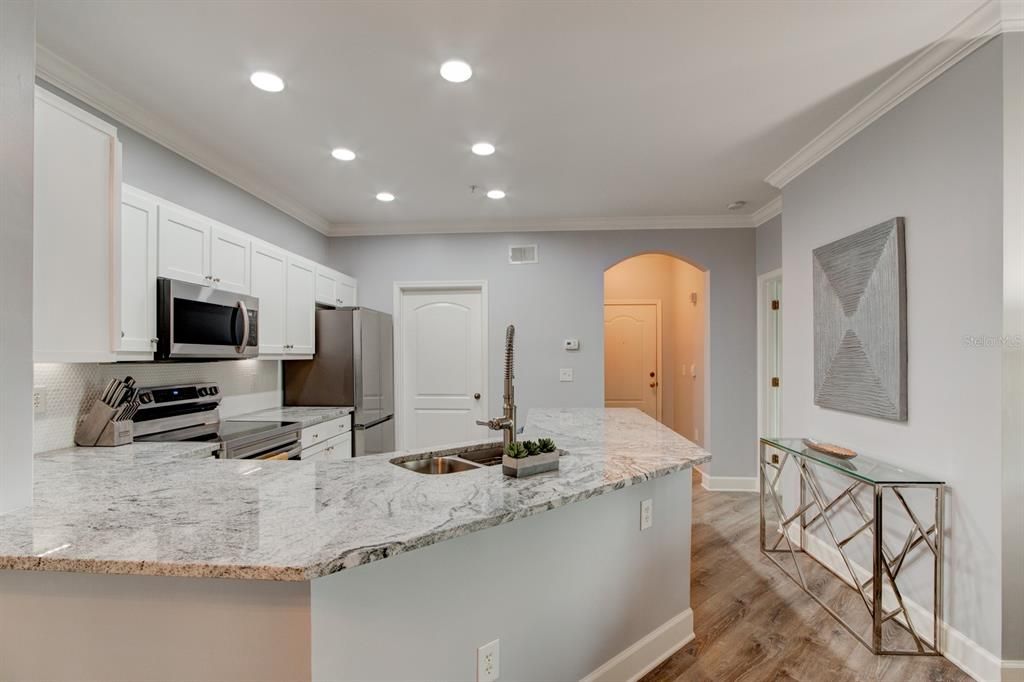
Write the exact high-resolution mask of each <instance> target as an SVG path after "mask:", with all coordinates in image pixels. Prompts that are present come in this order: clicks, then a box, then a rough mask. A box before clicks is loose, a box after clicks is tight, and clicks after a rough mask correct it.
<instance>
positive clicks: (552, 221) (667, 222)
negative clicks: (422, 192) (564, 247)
mask: <svg viewBox="0 0 1024 682" xmlns="http://www.w3.org/2000/svg"><path fill="white" fill-rule="evenodd" d="M775 201H776V200H772V201H771V202H769V204H767V205H766V206H765V207H764V208H768V206H769V205H770V204H773V203H774V202H775ZM778 206H779V210H780V211H781V206H782V204H781V202H780V203H779V204H778ZM764 208H762V209H760V210H759V211H758V212H756V213H747V214H739V215H704V216H700V215H681V216H640V217H623V218H611V217H595V218H523V219H508V220H483V221H467V222H463V221H453V222H408V223H335V224H334V225H332V226H331V231H330V232H329V233H328V235H329V236H332V237H363V236H386V235H412V234H473V233H481V234H482V233H491V234H493V233H496V232H581V231H602V230H706V229H735V228H751V227H757V226H758V225H760V224H761V223H759V222H757V221H756V219H755V216H758V215H759V214H760V212H761V211H764ZM774 215H778V213H774V214H772V215H770V216H769V218H771V217H774ZM769 218H765V219H764V220H768V219H769ZM761 222H764V221H763V220H762V221H761Z"/></svg>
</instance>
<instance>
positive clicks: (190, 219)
mask: <svg viewBox="0 0 1024 682" xmlns="http://www.w3.org/2000/svg"><path fill="white" fill-rule="evenodd" d="M211 232H212V226H211V225H210V221H208V220H206V219H205V218H203V217H202V216H201V215H199V214H197V213H192V212H191V211H186V210H184V209H182V208H179V207H177V206H174V205H173V204H169V203H166V204H164V205H162V206H161V207H160V241H159V256H158V261H159V272H160V276H161V277H169V278H171V279H180V280H182V281H184V282H192V283H193V284H212V281H213V277H212V276H211V275H210V235H211Z"/></svg>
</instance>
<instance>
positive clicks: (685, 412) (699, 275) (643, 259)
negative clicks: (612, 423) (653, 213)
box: [604, 253, 708, 444]
mask: <svg viewBox="0 0 1024 682" xmlns="http://www.w3.org/2000/svg"><path fill="white" fill-rule="evenodd" d="M604 353H605V357H604V362H605V372H604V381H605V405H606V406H607V407H633V408H636V409H639V410H642V411H643V412H646V413H647V414H649V415H650V416H651V417H653V418H655V419H657V420H658V421H660V422H662V423H663V424H665V425H666V426H668V427H670V428H672V429H673V430H675V431H676V432H678V433H679V434H681V435H682V436H684V437H686V438H688V439H690V440H692V441H694V442H695V443H700V444H703V443H704V439H705V433H706V427H705V423H706V421H707V415H706V411H705V406H706V395H707V387H708V381H707V371H708V362H707V353H708V346H707V273H706V272H705V271H703V270H702V269H700V268H698V267H696V266H694V265H692V264H690V263H688V262H687V261H685V260H683V259H681V258H677V257H675V256H671V255H667V254H661V253H644V254H639V255H636V256H632V257H630V258H627V259H625V260H622V261H620V262H618V263H616V264H615V265H613V266H611V267H610V268H608V269H607V270H605V273H604Z"/></svg>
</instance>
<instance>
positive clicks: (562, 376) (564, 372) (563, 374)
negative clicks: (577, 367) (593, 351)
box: [558, 367, 572, 381]
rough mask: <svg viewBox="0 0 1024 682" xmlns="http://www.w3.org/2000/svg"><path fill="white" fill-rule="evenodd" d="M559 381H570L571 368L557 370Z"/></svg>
mask: <svg viewBox="0 0 1024 682" xmlns="http://www.w3.org/2000/svg"><path fill="white" fill-rule="evenodd" d="M558 380H559V381H572V367H563V368H562V369H560V370H558Z"/></svg>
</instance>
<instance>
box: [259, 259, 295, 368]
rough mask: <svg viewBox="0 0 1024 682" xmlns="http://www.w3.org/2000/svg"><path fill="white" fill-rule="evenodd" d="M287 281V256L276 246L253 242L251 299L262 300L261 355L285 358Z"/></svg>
mask: <svg viewBox="0 0 1024 682" xmlns="http://www.w3.org/2000/svg"><path fill="white" fill-rule="evenodd" d="M287 280H288V254H287V253H286V252H285V251H283V250H282V249H279V248H277V247H276V246H271V245H270V244H266V243H264V242H260V241H254V242H253V245H252V295H253V296H255V297H257V298H258V299H259V300H260V313H259V324H260V329H259V339H260V354H261V355H283V354H284V353H285V345H286V343H287V334H286V330H285V310H286V309H287V306H288V304H287V301H286V300H285V291H286V288H287Z"/></svg>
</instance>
